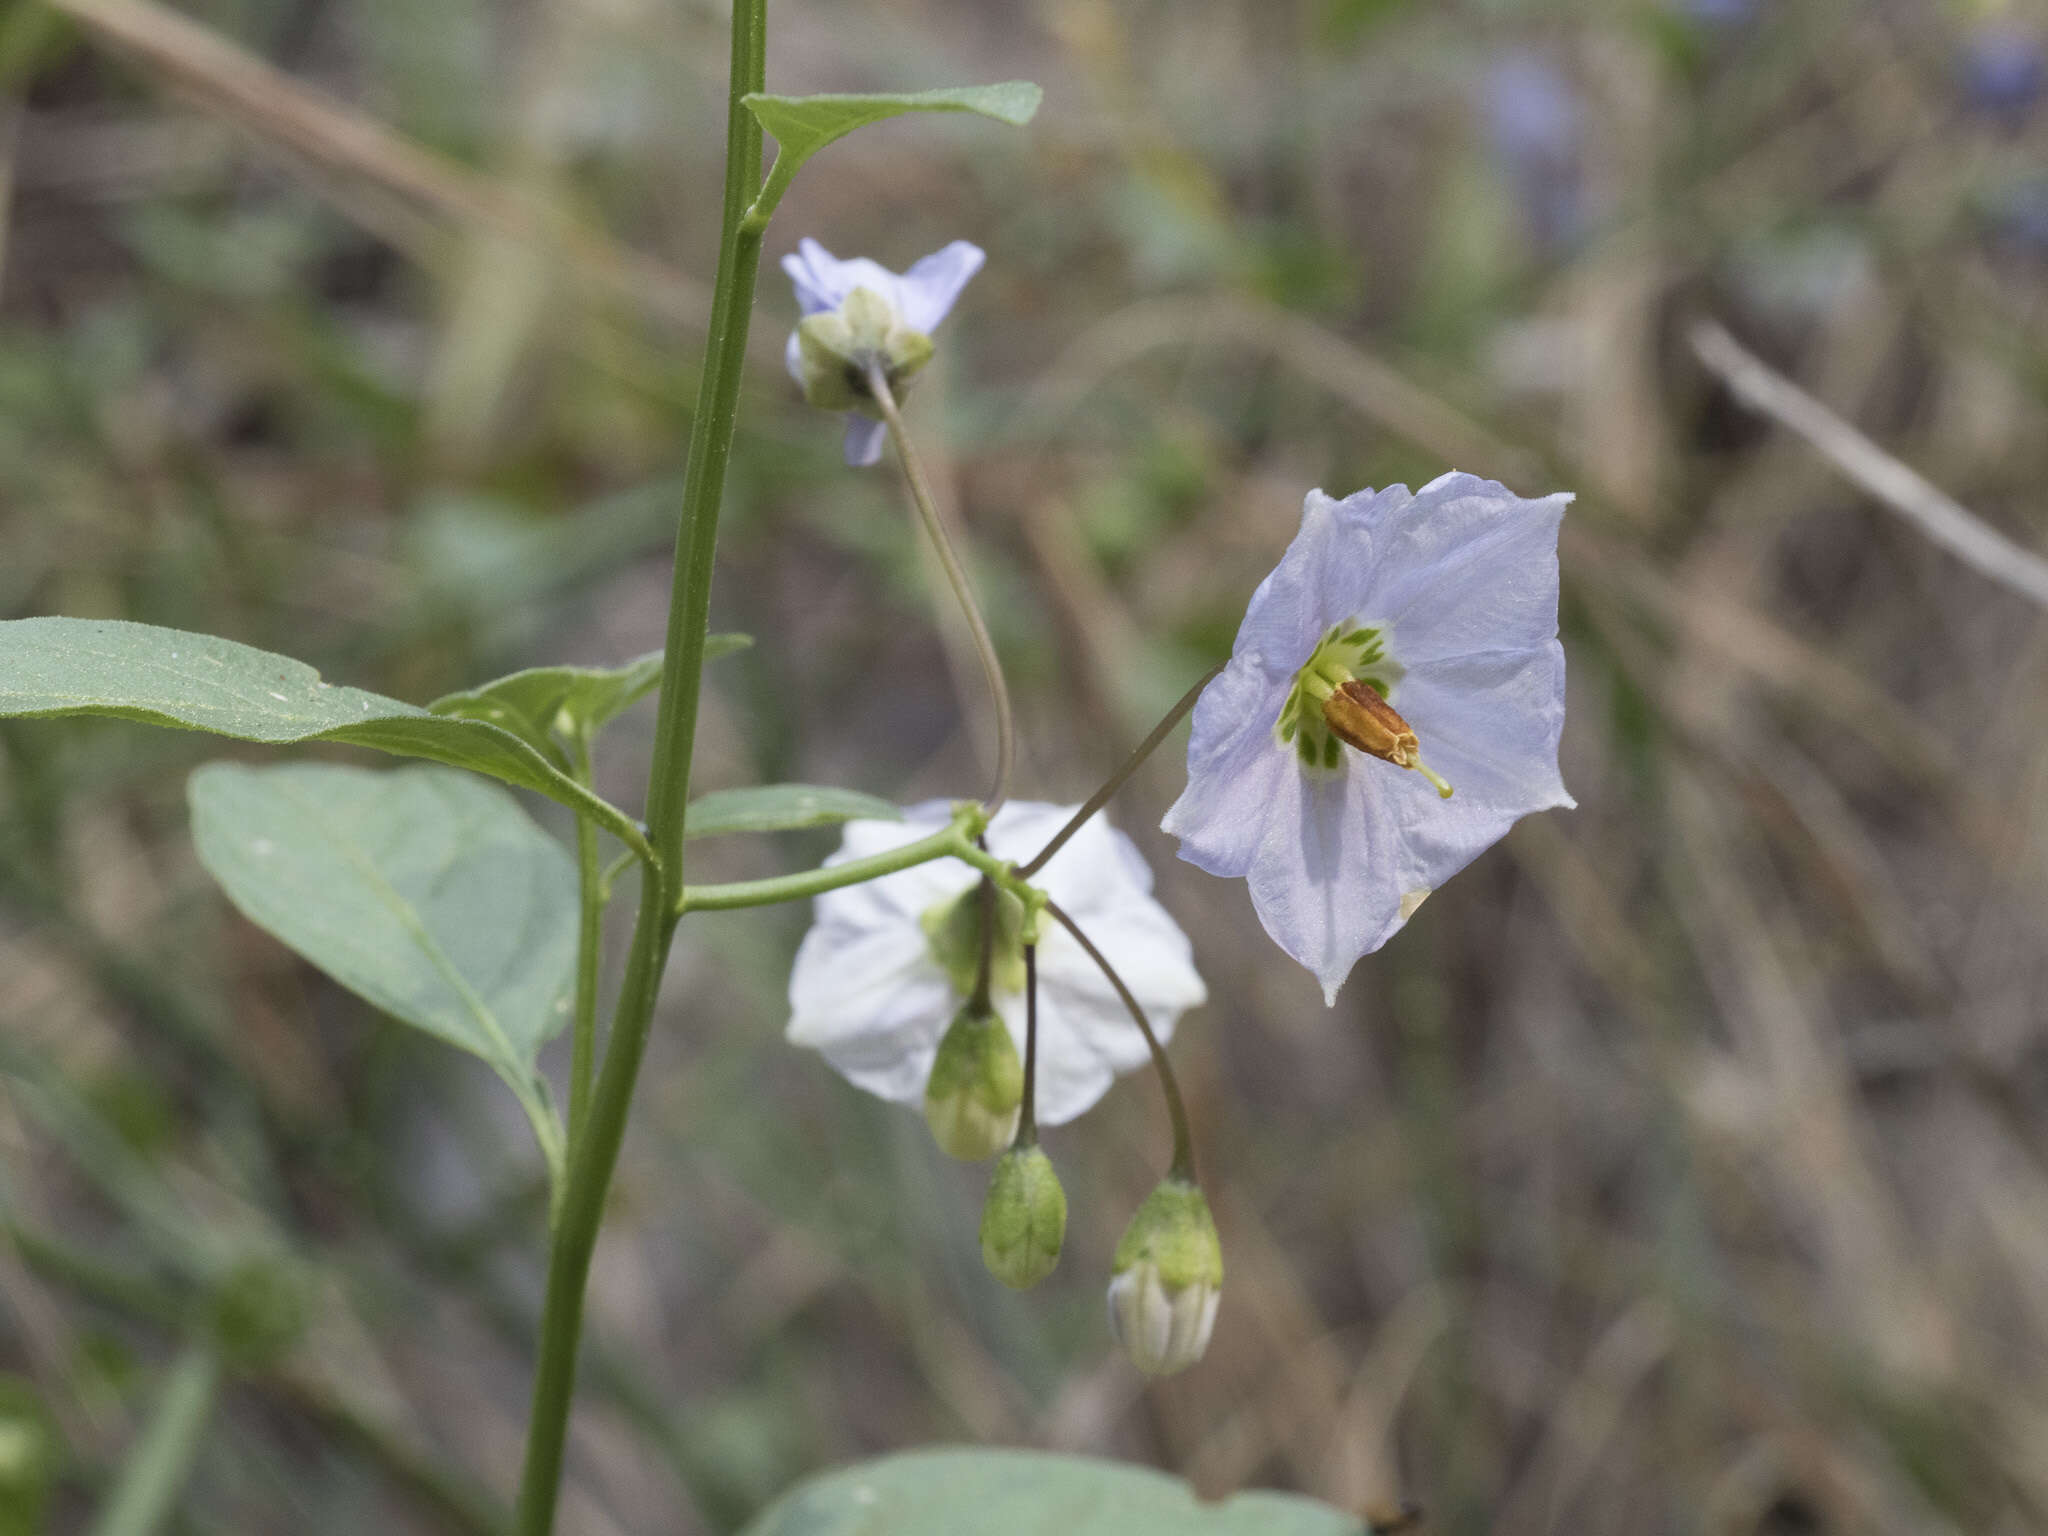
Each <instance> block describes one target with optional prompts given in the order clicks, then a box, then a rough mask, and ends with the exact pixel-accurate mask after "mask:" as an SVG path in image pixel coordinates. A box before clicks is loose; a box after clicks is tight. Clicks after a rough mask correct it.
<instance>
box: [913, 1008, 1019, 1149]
mask: <svg viewBox="0 0 2048 1536" xmlns="http://www.w3.org/2000/svg"><path fill="white" fill-rule="evenodd" d="M1023 1105H1024V1063H1023V1060H1022V1059H1021V1058H1020V1057H1019V1056H1018V1055H1017V1043H1016V1042H1015V1041H1014V1040H1012V1039H1011V1038H1010V1031H1009V1027H1008V1026H1007V1025H1005V1024H1004V1023H1003V1021H1002V1020H1001V1019H1000V1018H999V1017H997V1016H996V1014H995V1013H994V1012H993V1011H977V1010H976V1008H975V1007H974V1005H973V1004H972V1003H970V1004H968V1006H966V1007H965V1008H962V1009H961V1010H960V1012H959V1013H957V1014H956V1015H954V1018H953V1022H952V1024H951V1025H950V1026H948V1027H947V1030H946V1034H945V1038H944V1039H942V1040H940V1041H939V1052H938V1055H937V1056H935V1057H934V1058H933V1060H932V1075H931V1077H930V1078H929V1079H928V1080H927V1081H926V1083H925V1089H924V1118H925V1124H927V1125H928V1126H930V1127H931V1132H932V1139H933V1140H935V1141H936V1142H938V1144H939V1149H940V1150H941V1151H943V1152H944V1153H945V1154H946V1155H947V1156H948V1157H957V1158H959V1159H960V1160H961V1161H963V1162H980V1161H981V1159H983V1158H985V1157H993V1156H995V1154H996V1153H998V1152H1000V1151H1001V1150H1002V1149H1003V1148H1004V1147H1006V1146H1008V1145H1009V1144H1010V1138H1011V1137H1013V1136H1014V1135H1016V1134H1017V1121H1018V1118H1019V1116H1020V1114H1021V1113H1022V1110H1023Z"/></svg>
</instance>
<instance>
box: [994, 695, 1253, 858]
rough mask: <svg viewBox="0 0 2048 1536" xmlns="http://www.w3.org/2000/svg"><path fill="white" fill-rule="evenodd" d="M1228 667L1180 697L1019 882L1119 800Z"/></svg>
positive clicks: (1061, 830) (1084, 803)
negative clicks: (1119, 794) (1129, 782)
mask: <svg viewBox="0 0 2048 1536" xmlns="http://www.w3.org/2000/svg"><path fill="white" fill-rule="evenodd" d="M1228 665H1229V663H1228V662H1218V663H1217V664H1216V665H1215V666H1213V667H1211V668H1210V669H1209V670H1208V671H1206V672H1204V673H1203V674H1202V675H1201V677H1199V678H1198V679H1196V681H1195V686H1194V687H1192V688H1190V689H1189V690H1188V691H1187V692H1186V693H1184V694H1182V695H1181V696H1180V702H1179V703H1178V704H1176V705H1174V706H1173V708H1171V709H1169V710H1168V711H1167V712H1166V713H1165V715H1164V716H1162V717H1161V719H1160V721H1159V723H1158V724H1157V725H1155V726H1153V727H1152V731H1151V734H1150V735H1148V736H1147V737H1146V738H1145V739H1144V740H1143V741H1141V742H1139V743H1138V746H1137V749H1136V750H1135V751H1134V752H1132V753H1131V755H1130V756H1129V757H1127V758H1125V759H1124V761H1123V765H1122V766H1121V767H1119V768H1118V769H1117V771H1116V772H1115V773H1112V774H1111V775H1110V776H1109V777H1108V778H1106V779H1104V780H1103V781H1102V787H1101V788H1100V789H1098V790H1096V791H1095V793H1094V794H1092V795H1090V796H1089V797H1088V798H1087V799H1086V800H1084V801H1082V802H1081V807H1080V809H1079V810H1077V811H1075V812H1074V814H1073V815H1072V816H1070V817H1069V818H1068V819H1067V824H1066V825H1065V826H1063V827H1061V828H1060V829H1059V831H1057V832H1055V833H1054V834H1053V836H1052V841H1051V842H1049V843H1047V844H1046V845H1045V846H1044V847H1043V848H1041V849H1039V850H1038V852H1036V853H1034V854H1033V855H1032V856H1031V857H1030V858H1029V859H1027V860H1026V861H1025V862H1024V863H1022V864H1019V865H1018V866H1017V878H1018V879H1019V880H1029V879H1030V878H1031V877H1032V876H1033V875H1035V874H1037V873H1038V872H1039V871H1040V870H1041V869H1043V868H1045V861H1046V860H1047V859H1050V858H1051V857H1052V856H1053V855H1054V854H1056V853H1058V852H1059V851H1060V849H1062V848H1063V847H1065V846H1066V842H1067V839H1068V838H1070V837H1072V836H1073V835H1074V834H1075V833H1076V832H1078V831H1080V830H1081V828H1082V827H1083V826H1085V825H1086V824H1087V821H1088V818H1089V817H1090V816H1093V815H1094V814H1095V813H1096V812H1097V811H1099V810H1101V809H1102V808H1103V807H1104V806H1105V805H1107V804H1109V802H1110V801H1111V800H1112V799H1114V798H1115V797H1116V792H1117V791H1118V790H1120V789H1122V788H1123V787H1124V783H1125V781H1126V780H1127V779H1129V778H1130V776H1131V775H1132V774H1134V773H1136V772H1137V771H1138V770H1139V769H1140V768H1142V767H1144V766H1145V759H1146V758H1148V757H1150V756H1151V755H1152V754H1153V753H1154V752H1155V751H1157V750H1158V748H1159V744H1160V743H1161V742H1162V741H1164V740H1166V738H1167V737H1168V736H1170V735H1172V734H1173V728H1174V727H1175V726H1176V725H1179V724H1180V723H1181V721H1182V720H1183V719H1184V718H1185V717H1186V715H1187V712H1188V711H1189V710H1191V709H1193V708H1194V707H1195V700H1197V699H1199V698H1200V697H1201V696H1202V690H1203V689H1204V688H1206V687H1208V686H1209V684H1210V683H1211V682H1213V681H1214V680H1215V677H1216V674H1217V673H1218V672H1221V671H1222V670H1223V669H1224V667H1226V666H1228Z"/></svg>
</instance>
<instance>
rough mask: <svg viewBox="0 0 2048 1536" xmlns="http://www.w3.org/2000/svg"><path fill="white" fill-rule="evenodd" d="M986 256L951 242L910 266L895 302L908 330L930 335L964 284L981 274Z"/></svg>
mask: <svg viewBox="0 0 2048 1536" xmlns="http://www.w3.org/2000/svg"><path fill="white" fill-rule="evenodd" d="M987 259H988V255H987V253H986V252H985V251H983V250H982V248H981V247H980V246H978V245H975V244H973V243H972V242H971V241H967V240H955V241H954V242H953V243H952V244H951V245H949V246H947V247H946V248H945V249H944V250H940V251H934V252H932V254H931V255H929V256H925V257H921V258H919V259H918V260H917V261H915V262H913V263H912V264H911V267H910V270H909V271H908V272H906V273H904V274H903V276H902V278H901V279H900V280H899V281H898V284H897V289H896V299H897V304H898V307H899V308H900V309H901V310H902V312H903V318H904V319H905V320H906V321H908V322H909V324H910V327H911V329H913V330H918V331H924V332H927V333H929V332H931V331H934V330H937V329H938V325H939V322H940V321H941V320H943V319H945V318H946V315H947V313H948V312H949V311H950V310H951V309H952V308H953V301H954V300H955V299H957V298H959V297H960V290H961V289H962V288H965V287H966V286H967V280H968V279H969V278H971V277H973V276H974V274H975V273H977V272H979V271H980V270H981V264H982V263H983V262H984V261H986V260H987Z"/></svg>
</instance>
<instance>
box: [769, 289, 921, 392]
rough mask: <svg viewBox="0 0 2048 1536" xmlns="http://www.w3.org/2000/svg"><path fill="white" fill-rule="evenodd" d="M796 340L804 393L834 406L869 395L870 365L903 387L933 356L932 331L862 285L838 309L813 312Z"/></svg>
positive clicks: (896, 388) (893, 386)
mask: <svg viewBox="0 0 2048 1536" xmlns="http://www.w3.org/2000/svg"><path fill="white" fill-rule="evenodd" d="M796 345H797V359H796V360H797V363H798V378H799V380H800V382H801V383H802V384H803V387H804V399H806V400H808V401H809V402H810V403H811V404H812V405H815V406H819V407H821V408H823V409H825V410H828V411H851V410H855V409H858V408H859V407H860V406H861V405H862V404H863V403H864V402H865V401H866V400H867V399H868V398H869V395H868V381H867V373H868V369H869V368H870V367H880V368H881V370H882V376H883V377H884V378H886V379H887V380H888V381H889V388H890V389H891V390H892V391H895V392H897V393H901V392H902V389H903V387H904V386H905V385H906V384H908V383H909V382H910V380H911V378H912V376H913V375H915V374H916V373H917V371H918V370H919V369H921V368H922V367H924V365H925V364H926V363H928V362H930V361H931V357H932V339H931V337H929V336H927V335H925V333H924V332H923V331H919V330H914V329H912V328H911V327H910V326H909V325H908V324H906V323H905V321H904V319H903V316H902V315H901V314H899V313H898V312H897V309H896V306H895V305H893V304H891V303H890V302H889V301H888V300H887V299H885V298H883V297H882V295H880V294H879V293H876V292H875V291H874V289H872V288H856V289H854V290H853V292H852V293H850V294H848V295H847V296H846V299H845V302H843V303H842V304H841V305H840V306H839V307H838V308H837V309H826V310H820V311H819V312H818V313H817V314H815V315H807V316H806V317H805V318H804V319H803V321H802V322H801V323H800V324H799V325H798V326H797V328H796Z"/></svg>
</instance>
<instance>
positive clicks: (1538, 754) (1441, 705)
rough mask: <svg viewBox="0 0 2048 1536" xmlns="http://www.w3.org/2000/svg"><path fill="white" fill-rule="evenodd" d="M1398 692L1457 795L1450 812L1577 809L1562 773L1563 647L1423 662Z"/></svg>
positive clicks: (1426, 753)
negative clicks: (1482, 808) (1461, 808)
mask: <svg viewBox="0 0 2048 1536" xmlns="http://www.w3.org/2000/svg"><path fill="white" fill-rule="evenodd" d="M1394 693H1395V697H1396V698H1397V699H1398V700H1399V707H1400V709H1401V712H1402V715H1403V716H1404V718H1406V720H1407V721H1408V723H1409V724H1410V725H1411V726H1413V727H1414V728H1415V734H1416V737H1417V738H1418V739H1419V740H1420V742H1421V744H1422V758H1423V761H1424V762H1426V763H1428V764H1429V766H1430V767H1431V768H1433V769H1435V770H1436V771H1437V772H1438V773H1440V774H1442V775H1443V776H1444V777H1445V778H1446V779H1448V780H1450V782H1451V785H1452V787H1453V788H1454V789H1455V790H1456V791H1457V793H1456V795H1455V796H1454V797H1453V798H1452V799H1451V800H1449V801H1448V802H1444V803H1443V809H1444V810H1445V811H1447V812H1448V811H1452V810H1454V809H1456V808H1458V807H1459V806H1460V803H1461V802H1462V804H1463V806H1464V807H1465V808H1471V807H1474V806H1481V805H1483V806H1486V807H1488V808H1489V809H1493V810H1501V811H1506V812H1508V813H1510V814H1511V815H1512V816H1525V815H1527V814H1528V813H1529V812H1531V811H1542V810H1548V809H1550V808H1551V807H1553V806H1570V805H1572V804H1573V803H1574V801H1573V800H1572V797H1571V795H1570V794H1569V793H1568V792H1567V791H1566V789H1565V787H1564V780H1563V778H1562V777H1560V775H1559V773H1558V769H1557V743H1558V738H1559V737H1560V736H1561V735H1562V734H1563V732H1564V647H1563V646H1562V645H1560V644H1559V643H1558V642H1557V641H1555V640H1552V641H1549V642H1547V643H1546V644H1544V645H1543V646H1541V647H1539V648H1538V649H1536V650H1533V651H1521V652H1516V651H1484V652H1479V653H1477V654H1474V655H1469V656H1458V657H1452V658H1447V659H1444V660H1439V661H1429V662H1423V663H1421V664H1420V665H1418V666H1416V667H1414V668H1413V669H1412V670H1410V672H1409V673H1408V675H1407V676H1406V677H1404V678H1403V679H1402V680H1401V681H1400V683H1399V684H1398V685H1397V686H1396V688H1395V690H1394ZM1427 824H1428V823H1427V822H1425V823H1424V825H1425V826H1426V825H1427Z"/></svg>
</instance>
